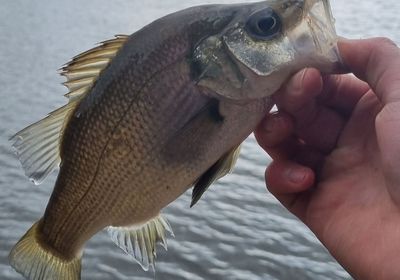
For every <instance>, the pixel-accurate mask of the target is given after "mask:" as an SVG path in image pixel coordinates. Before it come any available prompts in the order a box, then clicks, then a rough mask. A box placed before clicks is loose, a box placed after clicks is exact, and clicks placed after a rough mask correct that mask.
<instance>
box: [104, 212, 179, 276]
mask: <svg viewBox="0 0 400 280" xmlns="http://www.w3.org/2000/svg"><path fill="white" fill-rule="evenodd" d="M107 231H108V234H109V235H110V237H111V239H112V241H114V243H115V244H116V245H117V246H118V247H120V248H121V249H122V250H123V251H124V252H125V253H127V254H128V255H130V256H132V257H133V258H134V259H135V261H136V262H138V263H139V264H140V266H141V267H142V268H143V269H144V270H145V271H147V270H148V269H149V267H150V266H151V267H153V268H154V266H155V258H156V244H157V243H159V244H161V245H162V246H163V247H164V248H165V250H167V239H166V231H167V232H169V233H170V234H171V235H172V236H174V234H173V232H172V229H171V226H170V225H169V223H168V221H167V220H166V219H165V218H163V217H162V216H161V215H158V216H157V217H155V218H153V219H151V220H149V221H148V222H147V223H145V224H143V225H137V226H132V227H108V228H107Z"/></svg>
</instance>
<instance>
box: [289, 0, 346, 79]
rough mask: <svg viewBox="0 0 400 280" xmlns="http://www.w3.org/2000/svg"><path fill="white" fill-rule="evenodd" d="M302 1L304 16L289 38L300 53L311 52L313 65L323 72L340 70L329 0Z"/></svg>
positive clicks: (341, 64)
mask: <svg viewBox="0 0 400 280" xmlns="http://www.w3.org/2000/svg"><path fill="white" fill-rule="evenodd" d="M300 1H301V0H300ZM303 1H304V2H303V15H304V18H303V21H302V24H300V25H299V26H298V27H297V30H296V31H295V32H294V33H293V34H292V35H293V37H292V38H291V39H292V41H293V42H294V46H295V49H296V50H297V51H298V53H300V54H301V55H305V56H308V55H309V54H313V55H314V56H315V59H314V61H315V64H316V65H315V66H317V67H319V68H320V70H322V71H323V72H340V71H341V69H343V63H342V59H341V57H340V53H339V49H338V46H337V41H338V36H337V33H336V29H335V19H334V17H333V14H332V10H331V6H330V3H329V0H303Z"/></svg>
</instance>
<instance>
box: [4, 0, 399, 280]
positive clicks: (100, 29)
mask: <svg viewBox="0 0 400 280" xmlns="http://www.w3.org/2000/svg"><path fill="white" fill-rule="evenodd" d="M233 2H243V0H241V1H234V0H231V1H224V0H219V1H204V0H186V1H178V0H164V1H159V0H146V1H137V0H114V1H106V0H96V1H94V0H89V1H88V0H86V1H78V0H69V1H54V0H41V1H28V0H12V1H11V0H0V6H1V9H0V98H1V99H0V100H1V101H0V279H3V280H11V279H22V277H21V276H20V275H19V274H17V273H16V272H15V271H13V270H12V269H11V268H10V267H9V265H8V260H7V255H8V253H9V251H10V249H11V247H12V246H13V245H14V244H15V243H16V242H17V240H18V239H19V238H20V237H21V236H22V235H23V234H24V233H25V231H26V230H27V229H28V228H29V227H30V226H31V225H32V223H33V222H35V221H36V220H38V219H39V218H40V217H41V216H42V214H43V211H44V209H45V206H46V204H47V200H48V198H49V195H50V193H51V190H52V187H53V184H54V180H55V176H56V175H55V174H53V175H52V176H50V178H48V179H47V180H46V181H45V182H44V183H43V184H42V185H41V186H34V185H33V184H31V183H30V182H29V180H28V179H27V178H26V177H25V176H24V173H23V171H22V169H21V167H20V165H19V163H18V161H17V159H16V157H15V156H14V154H13V152H12V150H11V148H10V143H9V142H8V138H9V137H10V136H11V135H12V134H14V133H15V132H17V131H18V130H20V129H22V128H23V127H25V126H26V125H28V124H30V123H32V122H34V121H36V120H39V119H41V118H42V117H43V116H44V115H45V114H46V113H48V112H50V111H52V110H53V109H55V108H57V107H59V106H60V105H62V104H64V103H65V102H66V100H65V98H64V97H63V94H65V93H66V88H64V87H63V86H62V85H61V83H62V82H63V78H62V77H60V76H58V75H57V71H56V70H57V69H59V68H60V67H61V66H62V65H63V64H64V63H65V62H67V61H68V60H69V59H70V58H71V57H73V56H74V55H76V54H78V53H81V52H82V51H85V50H87V49H89V48H91V47H93V46H94V44H95V43H97V42H99V41H103V40H105V39H109V38H112V37H113V35H114V34H131V33H133V32H134V31H136V30H138V29H139V28H140V27H142V26H144V25H145V24H147V23H150V22H151V21H153V20H155V19H156V18H158V17H160V16H163V15H166V14H168V13H170V12H173V11H176V10H179V9H182V8H185V7H189V6H193V5H198V4H205V3H233ZM249 2H250V1H249ZM332 8H333V14H334V16H335V17H336V20H337V22H336V24H337V30H338V33H339V34H340V35H341V36H345V37H351V38H366V37H370V36H387V37H390V38H391V39H393V40H394V41H396V42H397V43H400V20H399V18H398V12H399V11H400V1H398V0H385V1H377V0H374V1H373V0H363V1H347V0H334V1H332ZM268 162H269V158H268V157H267V156H266V155H265V154H264V153H263V152H262V151H261V149H260V148H259V147H258V146H257V144H256V142H255V140H254V137H253V136H251V137H249V139H248V140H247V141H246V142H245V144H244V147H243V149H242V153H241V157H240V159H239V162H238V164H237V166H236V168H235V170H234V173H233V174H232V175H230V176H228V177H226V178H224V179H222V180H220V181H219V182H218V183H217V184H215V185H213V186H212V187H211V188H210V190H209V191H208V192H206V194H205V196H204V197H203V198H202V199H201V201H200V202H199V203H198V204H197V205H196V207H195V208H194V209H190V208H189V204H190V195H191V191H188V192H187V193H186V194H185V195H183V196H182V197H180V198H179V199H178V200H177V201H175V202H174V203H172V204H171V205H170V206H169V207H168V208H167V209H166V211H165V212H166V215H167V218H168V219H169V221H170V223H171V225H172V228H173V230H174V233H175V236H176V237H175V238H170V239H169V250H168V253H166V252H164V250H163V249H162V248H159V250H158V262H157V268H156V272H155V273H153V272H147V273H146V272H143V271H142V270H141V268H140V266H139V265H137V264H136V263H135V262H134V261H133V260H131V259H130V257H128V256H126V255H125V254H124V253H123V252H122V251H121V250H120V249H118V248H117V247H115V246H114V245H113V243H112V242H111V241H110V240H109V238H108V236H107V235H106V233H105V232H100V233H99V234H97V235H96V236H95V237H94V238H93V239H92V240H91V241H90V242H89V243H88V244H87V246H86V248H85V251H84V257H83V270H82V278H83V279H99V280H100V279H121V280H122V279H160V280H164V279H167V280H168V279H177V280H180V279H191V280H203V279H209V280H212V279H231V280H248V279H252V280H261V279H279V280H282V279H299V280H301V279H351V278H350V276H349V275H348V274H347V273H346V272H345V271H344V270H343V269H342V268H341V267H340V265H338V264H337V263H336V262H335V260H334V259H333V258H332V257H331V256H330V255H329V253H328V252H327V251H326V250H325V249H324V248H323V247H322V245H321V244H320V243H319V242H318V240H317V239H316V238H315V236H314V235H313V234H312V233H311V232H310V231H309V230H308V229H307V228H306V227H305V226H304V225H303V224H301V223H300V222H299V221H297V219H296V218H294V217H293V216H292V215H291V214H289V213H288V212H287V211H286V210H285V209H284V208H283V207H282V206H280V204H279V203H278V202H277V201H276V200H275V198H274V197H273V196H271V195H270V194H269V193H268V192H267V191H266V189H265V183H264V169H265V167H266V165H267V164H268Z"/></svg>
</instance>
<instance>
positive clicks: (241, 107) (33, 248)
mask: <svg viewBox="0 0 400 280" xmlns="http://www.w3.org/2000/svg"><path fill="white" fill-rule="evenodd" d="M333 22H334V20H333V17H332V14H331V10H330V6H329V2H328V0H268V1H262V2H257V3H247V4H235V5H206V6H199V7H193V8H189V9H186V10H183V11H179V12H176V13H174V14H171V15H168V16H165V17H163V18H161V19H158V20H156V21H154V22H153V23H151V24H149V25H147V26H145V27H144V28H143V29H141V30H139V31H137V32H136V33H133V34H132V35H130V36H125V35H118V36H116V37H115V38H114V39H112V40H109V41H105V42H103V43H101V44H100V45H99V46H98V47H96V48H93V49H91V50H89V51H87V52H85V53H82V54H80V55H78V56H76V57H74V58H73V59H72V61H70V62H69V63H68V64H66V65H65V66H64V67H63V68H62V73H61V74H62V75H64V76H65V77H66V78H67V82H66V83H65V85H66V86H67V87H68V89H69V93H68V94H67V95H66V96H67V98H68V100H69V102H68V104H67V105H65V106H63V107H61V108H59V109H58V110H56V111H54V112H52V113H50V114H49V115H48V116H47V117H45V118H44V119H42V120H41V121H39V122H37V123H34V124H32V125H30V126H29V127H27V128H25V129H23V130H22V131H20V132H18V133H17V134H16V135H15V136H13V137H12V138H11V141H12V142H13V146H14V148H15V149H16V151H17V154H18V156H19V158H20V160H21V162H22V166H23V168H24V169H25V173H26V174H27V176H29V177H30V178H31V179H32V180H33V181H34V182H35V183H36V184H39V183H41V182H42V181H43V179H44V178H45V177H46V176H47V175H48V174H49V173H50V172H51V171H52V170H54V169H55V168H57V167H58V166H59V167H60V171H59V174H58V177H57V181H56V183H55V186H54V190H53V193H52V195H51V197H50V200H49V202H48V205H47V208H46V211H45V213H44V215H43V217H42V218H41V219H39V221H38V222H37V223H35V224H34V225H33V226H32V228H31V229H29V230H28V232H27V233H26V234H25V235H24V236H23V237H22V238H21V240H20V241H19V242H18V243H17V244H16V245H15V246H14V248H13V249H12V251H11V253H10V256H9V260H10V264H11V265H12V266H13V267H14V268H15V270H17V271H18V272H20V273H21V274H22V275H24V276H25V277H26V278H28V279H71V280H73V279H80V273H81V257H82V251H83V247H84V245H85V243H86V242H87V241H88V240H89V239H90V238H91V237H92V236H93V235H94V234H96V233H97V232H99V231H100V230H102V229H104V228H107V230H108V232H109V234H110V236H111V239H112V240H113V241H114V242H115V243H116V244H117V245H118V246H119V247H120V248H121V249H122V250H124V251H125V252H126V253H128V254H130V255H132V256H133V257H134V258H135V259H136V260H137V261H138V262H139V263H140V264H141V265H142V267H143V268H144V269H146V270H147V269H148V268H149V267H151V266H154V261H155V256H156V244H157V243H161V244H162V245H164V247H166V232H168V231H169V232H171V233H172V231H171V228H170V226H169V224H168V222H167V221H166V219H165V218H163V217H162V216H161V215H160V211H161V210H162V209H163V208H164V207H165V206H167V205H168V204H169V203H171V202H172V201H174V200H175V199H176V198H177V197H179V196H180V195H181V194H182V193H184V192H185V191H186V190H187V189H188V188H190V187H191V186H194V189H193V200H192V205H191V206H193V205H194V204H195V203H196V202H197V201H198V200H199V199H200V197H201V196H202V194H203V193H204V192H205V191H206V190H207V188H208V187H209V186H210V184H212V183H213V182H214V181H215V180H217V179H218V178H220V177H222V176H224V175H226V174H227V173H229V171H230V170H231V169H232V167H233V166H234V164H235V161H236V159H237V157H238V154H239V146H240V144H241V142H242V141H243V140H244V139H245V138H246V137H247V136H248V135H249V134H250V133H251V132H252V131H253V130H254V128H255V127H256V126H257V124H258V123H259V121H260V120H261V119H262V118H263V117H264V116H265V115H266V114H267V113H268V112H269V110H270V109H271V107H272V106H273V103H272V101H271V98H270V96H271V95H272V94H274V93H275V92H276V91H277V90H278V89H279V88H280V87H281V86H282V84H283V83H284V82H285V81H286V80H287V79H288V78H289V77H290V76H291V75H292V74H293V73H295V72H296V71H298V70H300V69H302V68H304V67H315V68H318V69H320V70H321V71H323V72H326V73H331V72H334V71H336V70H337V69H338V68H339V67H340V66H341V64H340V57H339V54H338V50H337V46H336V42H337V36H336V32H335V28H334V24H333Z"/></svg>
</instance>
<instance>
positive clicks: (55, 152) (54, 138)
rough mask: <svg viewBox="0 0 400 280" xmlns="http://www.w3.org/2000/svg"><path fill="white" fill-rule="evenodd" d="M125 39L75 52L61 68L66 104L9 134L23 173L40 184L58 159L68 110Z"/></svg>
mask: <svg viewBox="0 0 400 280" xmlns="http://www.w3.org/2000/svg"><path fill="white" fill-rule="evenodd" d="M127 39H128V36H126V35H117V36H115V38H114V39H112V40H108V41H104V42H102V43H100V45H99V46H97V47H95V48H93V49H91V50H88V51H86V52H84V53H82V54H80V55H77V56H75V57H74V58H73V59H72V60H71V61H70V62H68V63H67V64H66V65H65V66H64V67H63V68H61V73H60V74H61V75H63V76H65V77H66V78H67V81H66V82H65V83H64V85H65V86H66V87H68V89H69V92H68V93H67V94H66V95H65V96H66V97H68V98H69V102H68V104H67V105H65V106H63V107H61V108H59V109H57V110H55V111H53V112H51V113H49V114H48V115H47V116H46V117H45V118H44V119H42V120H40V121H38V122H36V123H34V124H32V125H30V126H28V127H26V128H25V129H23V130H21V131H20V132H18V133H16V134H15V135H14V136H12V137H11V138H10V141H12V142H13V144H12V146H13V147H14V148H15V150H16V152H17V155H18V158H19V160H20V161H21V163H22V167H23V168H24V170H25V174H26V175H27V176H28V177H29V178H30V179H31V180H32V181H33V182H34V183H35V184H40V183H41V182H42V181H43V180H44V179H45V178H46V177H47V175H49V174H50V172H51V171H53V170H54V169H55V168H57V167H58V166H59V164H60V162H61V158H60V151H59V146H60V145H59V144H60V139H61V136H62V132H63V130H64V127H65V125H66V123H67V121H68V119H69V116H70V113H71V112H73V111H74V109H75V108H76V106H77V105H78V104H79V102H80V100H81V99H82V98H83V97H85V96H86V94H88V93H89V92H90V90H91V89H92V87H93V85H94V84H95V82H96V80H97V79H98V77H99V75H100V74H101V72H102V71H103V70H104V69H105V68H106V67H107V66H108V64H109V63H110V61H111V60H112V59H113V58H114V57H115V55H116V54H117V52H118V51H119V49H120V48H121V47H122V46H123V44H124V43H125V42H126V40H127Z"/></svg>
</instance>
